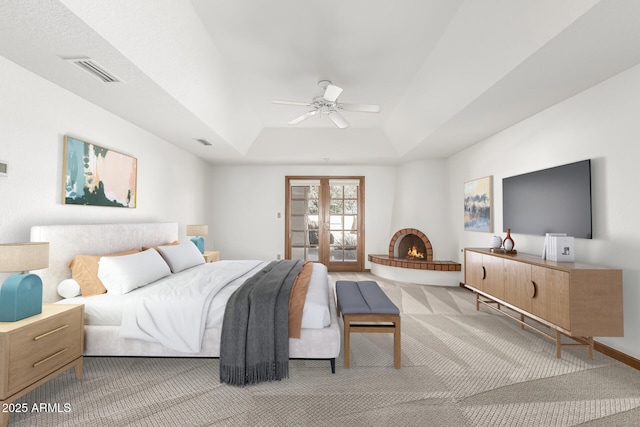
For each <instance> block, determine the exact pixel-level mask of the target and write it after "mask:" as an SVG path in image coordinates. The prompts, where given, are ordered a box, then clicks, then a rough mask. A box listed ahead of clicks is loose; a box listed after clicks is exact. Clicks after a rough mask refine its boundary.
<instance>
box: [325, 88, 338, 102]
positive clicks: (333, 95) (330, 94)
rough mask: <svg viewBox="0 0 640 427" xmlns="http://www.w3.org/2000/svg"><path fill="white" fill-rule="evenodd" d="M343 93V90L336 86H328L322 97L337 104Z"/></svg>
mask: <svg viewBox="0 0 640 427" xmlns="http://www.w3.org/2000/svg"><path fill="white" fill-rule="evenodd" d="M341 93H342V88H341V87H338V86H335V85H327V88H326V89H325V90H324V95H322V97H323V98H324V99H325V100H326V101H329V102H336V99H338V97H339V96H340V94H341Z"/></svg>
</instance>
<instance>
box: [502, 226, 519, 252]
mask: <svg viewBox="0 0 640 427" xmlns="http://www.w3.org/2000/svg"><path fill="white" fill-rule="evenodd" d="M502 246H504V249H505V250H507V251H512V250H513V248H514V247H515V246H516V244H515V242H514V241H513V239H512V238H511V229H510V228H507V237H505V238H504V240H503V241H502Z"/></svg>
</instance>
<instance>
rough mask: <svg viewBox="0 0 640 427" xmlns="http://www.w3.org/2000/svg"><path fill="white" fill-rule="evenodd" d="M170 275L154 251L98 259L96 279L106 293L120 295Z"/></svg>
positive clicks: (165, 264) (167, 267) (167, 268)
mask: <svg viewBox="0 0 640 427" xmlns="http://www.w3.org/2000/svg"><path fill="white" fill-rule="evenodd" d="M170 274H171V271H170V270H169V266H168V265H167V263H166V262H165V261H164V259H162V257H161V256H160V254H159V253H158V252H157V251H156V250H155V249H148V250H146V251H143V252H137V253H134V254H130V255H121V256H114V257H107V256H104V257H102V258H100V262H99V265H98V278H99V279H100V281H101V282H102V284H103V285H104V287H105V288H107V293H109V294H115V295H122V294H126V293H128V292H131V291H132V290H134V289H136V288H140V287H142V286H145V285H148V284H149V283H152V282H155V281H156V280H158V279H161V278H163V277H165V276H168V275H170Z"/></svg>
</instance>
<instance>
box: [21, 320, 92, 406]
mask: <svg viewBox="0 0 640 427" xmlns="http://www.w3.org/2000/svg"><path fill="white" fill-rule="evenodd" d="M82 317H83V315H82V310H81V309H80V308H78V309H73V310H67V311H65V312H62V313H59V314H57V315H55V316H52V317H50V318H47V319H46V321H42V322H37V323H34V324H32V325H29V326H27V327H24V328H21V329H20V330H19V331H15V333H12V334H11V337H10V345H9V382H8V390H9V394H11V393H12V392H14V391H18V390H20V389H22V388H24V387H26V386H28V385H29V384H32V383H33V382H35V381H37V380H38V379H40V378H42V377H44V376H46V375H47V374H49V373H50V372H52V371H55V370H56V369H58V368H59V367H62V366H63V365H65V364H66V363H69V362H71V361H72V360H74V359H76V358H78V357H80V356H81V355H82V343H83V333H84V331H83V326H82V323H83V319H82Z"/></svg>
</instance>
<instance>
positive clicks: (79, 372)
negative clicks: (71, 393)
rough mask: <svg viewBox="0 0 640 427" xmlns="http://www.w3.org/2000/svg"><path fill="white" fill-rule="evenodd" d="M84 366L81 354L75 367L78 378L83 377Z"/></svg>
mask: <svg viewBox="0 0 640 427" xmlns="http://www.w3.org/2000/svg"><path fill="white" fill-rule="evenodd" d="M82 366H83V362H82V356H80V358H79V359H78V360H77V361H76V364H75V365H74V367H73V368H74V370H75V371H76V378H77V379H79V380H81V379H82Z"/></svg>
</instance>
